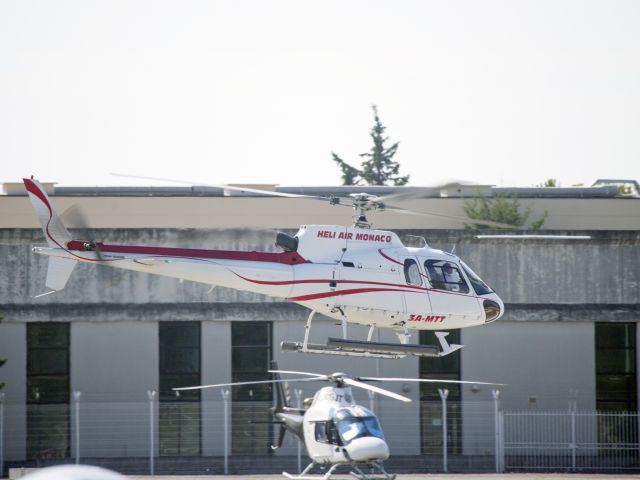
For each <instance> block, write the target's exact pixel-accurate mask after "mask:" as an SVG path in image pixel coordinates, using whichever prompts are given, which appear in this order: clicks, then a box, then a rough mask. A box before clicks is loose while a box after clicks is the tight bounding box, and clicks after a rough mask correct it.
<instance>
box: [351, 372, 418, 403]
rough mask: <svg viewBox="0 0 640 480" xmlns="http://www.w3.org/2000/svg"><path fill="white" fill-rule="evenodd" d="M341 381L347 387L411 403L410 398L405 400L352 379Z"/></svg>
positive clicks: (403, 397)
mask: <svg viewBox="0 0 640 480" xmlns="http://www.w3.org/2000/svg"><path fill="white" fill-rule="evenodd" d="M342 381H343V382H344V383H346V384H347V385H351V386H352V387H358V388H363V389H364V390H370V391H372V392H375V393H379V394H380V395H384V396H386V397H391V398H395V399H396V400H400V401H402V402H411V399H410V398H407V397H405V396H403V395H399V394H397V393H393V392H390V391H389V390H385V389H384V388H380V387H375V386H373V385H369V384H367V383H362V382H359V381H357V380H354V379H352V378H343V379H342Z"/></svg>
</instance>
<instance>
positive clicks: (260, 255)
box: [69, 240, 307, 265]
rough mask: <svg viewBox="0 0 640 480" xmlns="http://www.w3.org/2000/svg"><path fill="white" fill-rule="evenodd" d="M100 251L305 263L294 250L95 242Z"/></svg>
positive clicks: (74, 244) (78, 243) (75, 243)
mask: <svg viewBox="0 0 640 480" xmlns="http://www.w3.org/2000/svg"><path fill="white" fill-rule="evenodd" d="M84 243H85V242H82V241H79V240H73V241H72V242H69V248H71V249H73V250H82V248H83V245H84ZM97 248H99V249H100V251H101V252H102V253H129V254H133V255H154V256H162V257H185V258H206V259H212V260H244V261H247V262H271V263H283V264H286V265H298V264H300V263H307V260H305V259H304V258H303V257H301V256H300V255H298V254H297V253H295V252H238V251H234V250H203V249H197V248H172V247H139V246H134V245H105V244H102V243H98V244H97Z"/></svg>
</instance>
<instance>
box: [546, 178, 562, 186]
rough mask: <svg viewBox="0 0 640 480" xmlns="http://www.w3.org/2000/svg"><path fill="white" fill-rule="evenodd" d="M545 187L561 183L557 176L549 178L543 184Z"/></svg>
mask: <svg viewBox="0 0 640 480" xmlns="http://www.w3.org/2000/svg"><path fill="white" fill-rule="evenodd" d="M542 186H543V187H559V186H560V184H559V183H558V180H556V179H555V178H548V179H547V180H546V181H545V182H544V183H543V184H542Z"/></svg>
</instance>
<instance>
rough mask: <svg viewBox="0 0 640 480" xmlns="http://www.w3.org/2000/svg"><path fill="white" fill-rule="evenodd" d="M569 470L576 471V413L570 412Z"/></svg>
mask: <svg viewBox="0 0 640 480" xmlns="http://www.w3.org/2000/svg"><path fill="white" fill-rule="evenodd" d="M571 470H572V471H574V472H575V470H576V411H575V410H571Z"/></svg>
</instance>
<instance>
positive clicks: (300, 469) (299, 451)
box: [293, 388, 302, 472]
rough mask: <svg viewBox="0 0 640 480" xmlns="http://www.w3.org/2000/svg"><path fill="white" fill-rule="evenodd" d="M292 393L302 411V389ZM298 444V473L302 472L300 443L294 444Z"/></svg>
mask: <svg viewBox="0 0 640 480" xmlns="http://www.w3.org/2000/svg"><path fill="white" fill-rule="evenodd" d="M293 393H295V394H296V405H297V407H298V410H301V409H302V389H301V388H296V389H295V390H294V391H293ZM296 443H297V444H298V472H302V442H299V441H298V442H296Z"/></svg>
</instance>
